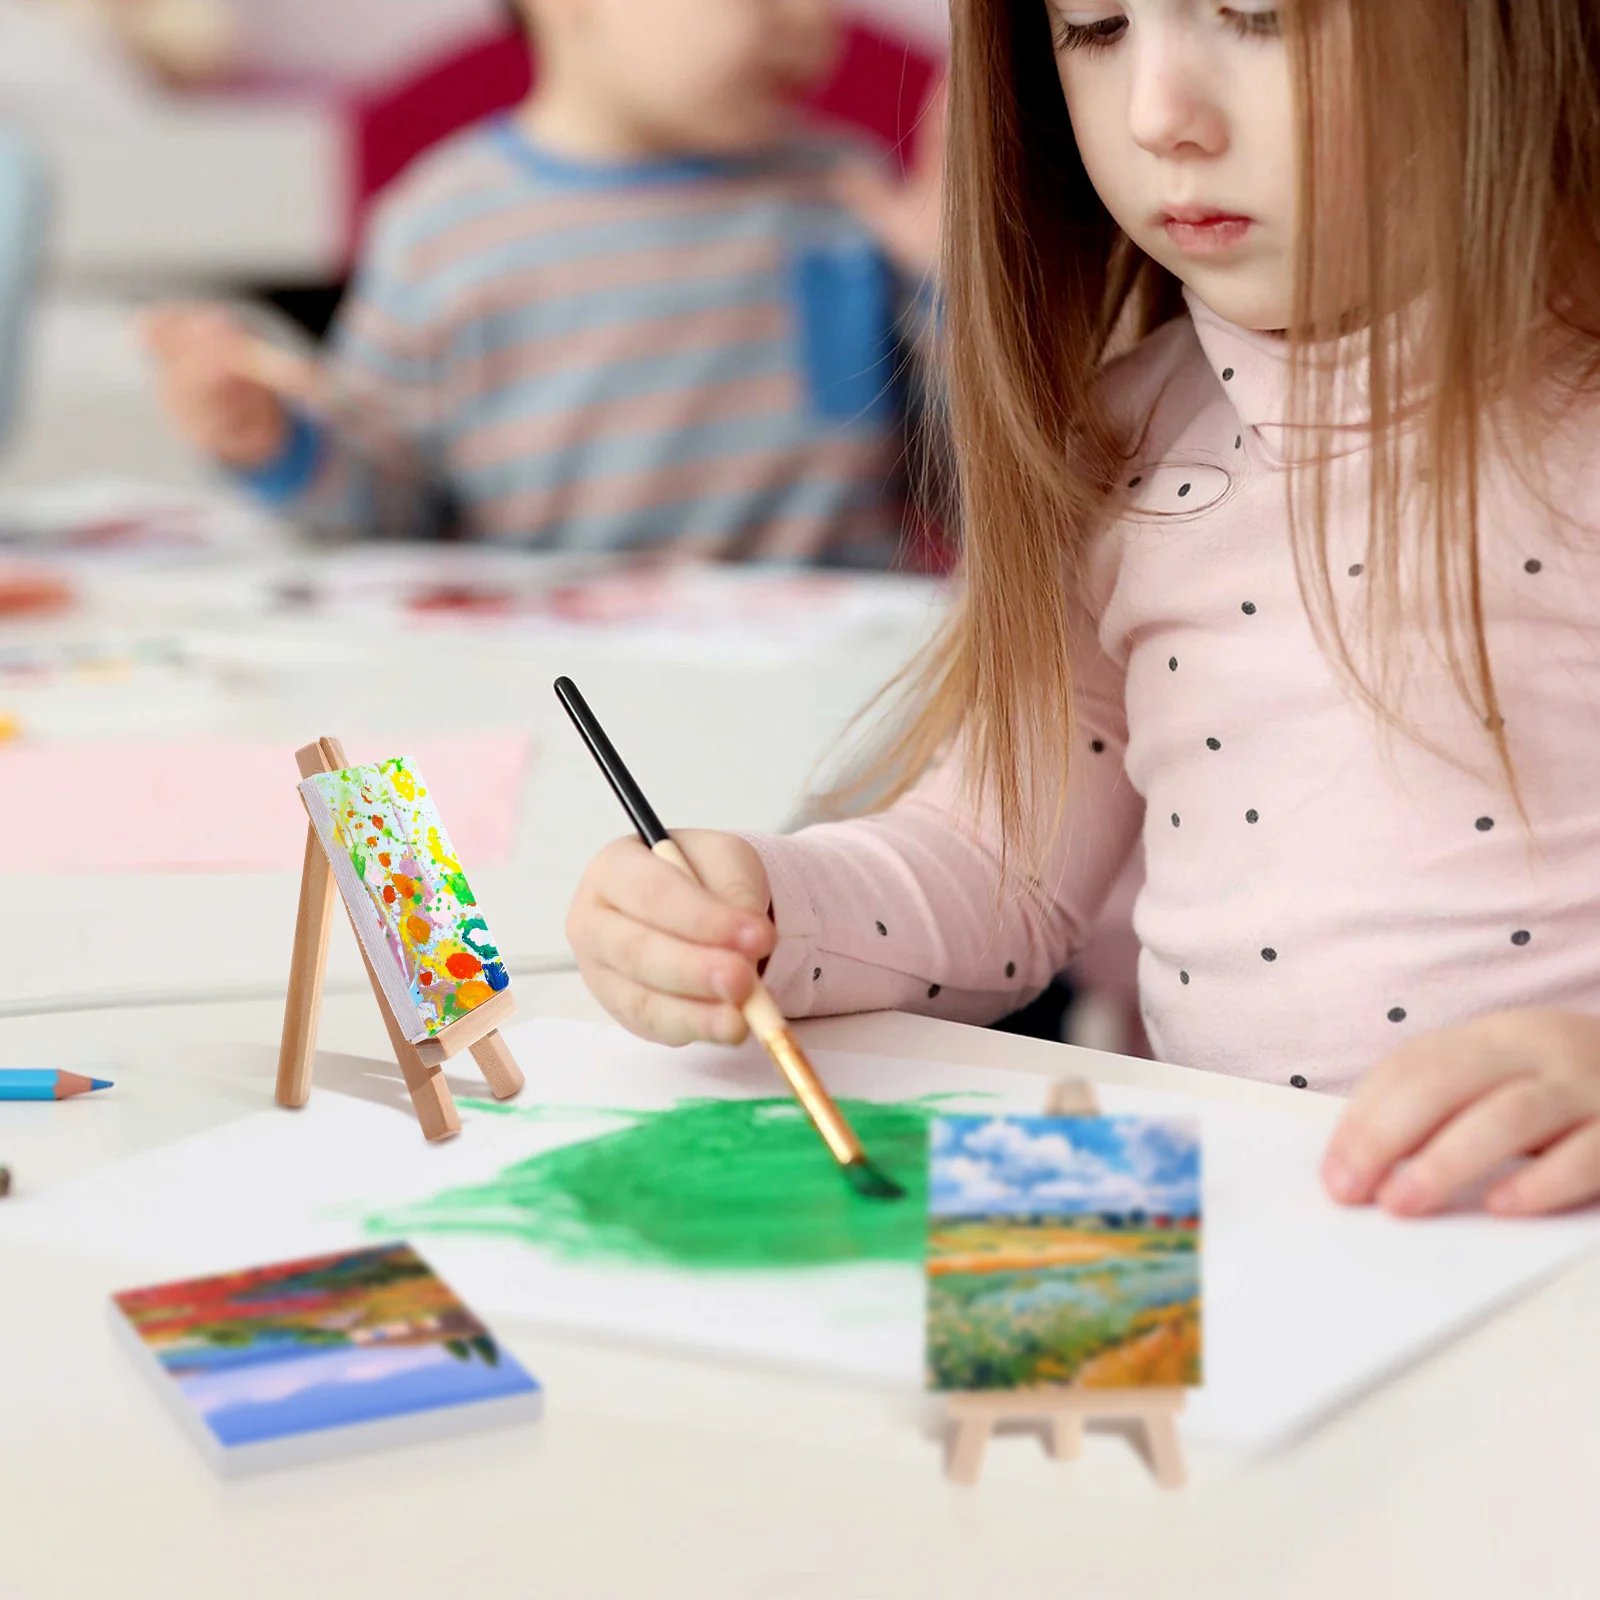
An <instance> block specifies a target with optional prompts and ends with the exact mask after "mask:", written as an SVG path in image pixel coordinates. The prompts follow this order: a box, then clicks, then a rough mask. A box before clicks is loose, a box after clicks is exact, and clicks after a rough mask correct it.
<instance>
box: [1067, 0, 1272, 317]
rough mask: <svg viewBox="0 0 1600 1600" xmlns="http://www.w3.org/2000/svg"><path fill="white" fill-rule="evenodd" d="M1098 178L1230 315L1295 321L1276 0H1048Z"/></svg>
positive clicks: (1127, 217)
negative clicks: (1271, 0) (1219, 0)
mask: <svg viewBox="0 0 1600 1600" xmlns="http://www.w3.org/2000/svg"><path fill="white" fill-rule="evenodd" d="M1045 4H1046V5H1047V6H1048V8H1049V13H1050V22H1051V26H1052V28H1053V30H1054V37H1055V48H1056V65H1057V70H1058V71H1059V73H1060V76H1061V87H1062V89H1063V90H1064V91H1065V93H1066V97H1067V111H1068V113H1069V115H1070V116H1071V118H1072V127H1073V132H1074V133H1075V134H1076V136H1077V141H1078V149H1079V151H1080V152H1081V154H1082V156H1083V163H1084V167H1085V169H1086V170H1087V172H1088V174H1089V179H1090V181H1091V182H1092V183H1093V184H1094V186H1095V189H1096V190H1097V191H1098V192H1099V195H1100V198H1101V199H1102V200H1103V201H1104V202H1105V205H1106V209H1107V210H1108V211H1110V213H1111V215H1112V216H1113V217H1114V218H1115V219H1116V221H1117V222H1118V224H1119V225H1120V226H1121V227H1122V229H1123V230H1124V231H1125V232H1126V233H1127V234H1128V236H1129V238H1131V239H1132V240H1133V242H1134V243H1135V244H1136V245H1138V246H1139V248H1140V249H1141V250H1143V251H1145V252H1146V254H1148V255H1150V256H1152V257H1154V258H1155V260H1156V261H1158V262H1160V264H1161V265H1162V266H1164V267H1167V268H1168V269H1170V270H1171V271H1172V272H1173V273H1175V274H1176V275H1177V276H1178V277H1179V278H1180V279H1182V281H1183V282H1184V283H1185V284H1186V285H1187V286H1188V287H1189V288H1190V289H1192V290H1193V291H1194V293H1195V294H1197V295H1198V296H1199V297H1200V299H1201V300H1203V301H1204V302H1205V304H1206V305H1208V306H1209V307H1210V308H1211V309H1212V310H1213V311H1214V312H1216V313H1217V315H1218V316H1220V317H1224V318H1226V319H1227V320H1228V321H1229V322H1234V323H1238V324H1240V325H1242V326H1244V327H1249V328H1258V329H1274V330H1275V329H1281V328H1284V327H1287V326H1288V324H1289V321H1290V313H1291V308H1292V305H1293V296H1294V257H1293V251H1294V242H1295V238H1296V211H1297V209H1298V207H1297V203H1296V188H1297V184H1296V175H1297V171H1298V167H1297V155H1296V143H1297V132H1296V122H1295V110H1294V97H1293V85H1292V82H1291V75H1290V69H1289V59H1288V52H1287V50H1286V48H1285V46H1284V42H1283V39H1282V36H1281V34H1280V31H1279V21H1278V11H1277V9H1276V7H1274V6H1272V5H1270V4H1267V3H1266V0H1236V3H1235V4H1231V5H1219V4H1216V3H1215V0H1045Z"/></svg>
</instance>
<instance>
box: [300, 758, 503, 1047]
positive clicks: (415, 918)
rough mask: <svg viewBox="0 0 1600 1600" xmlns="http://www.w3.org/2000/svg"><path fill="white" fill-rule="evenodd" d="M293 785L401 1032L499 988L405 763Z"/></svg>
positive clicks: (414, 774)
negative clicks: (297, 789) (303, 804)
mask: <svg viewBox="0 0 1600 1600" xmlns="http://www.w3.org/2000/svg"><path fill="white" fill-rule="evenodd" d="M300 789H301V793H302V794H304V795H305V797H306V803H307V810H308V811H309V812H310V813H311V820H312V823H313V824H314V825H315V827H316V829H317V832H318V834H319V835H320V837H321V839H322V843H323V846H324V848H325V849H327V851H328V856H329V860H330V861H331V862H332V864H333V871H334V877H335V879H336V880H337V881H338V884H339V888H340V892H341V893H342V894H343V895H344V899H345V903H346V905H347V906H348V907H349V909H350V914H351V916H352V918H353V919H354V920H355V923H356V931H357V932H358V933H359V934H360V936H361V940H362V943H363V945H364V946H365V947H366V950H367V954H368V956H369V958H371V960H372V963H373V966H374V967H375V968H377V970H378V976H379V978H380V980H381V981H382V982H383V985H384V991H385V993H386V994H387V995H388V996H389V998H390V1001H391V1003H393V1005H394V1008H395V1015H396V1017H397V1019H398V1020H399V1021H400V1024H401V1027H402V1028H403V1029H405V1031H406V1035H407V1037H408V1038H409V1039H411V1040H412V1041H413V1042H416V1041H417V1040H419V1039H423V1038H431V1037H433V1035H435V1034H437V1033H439V1032H440V1031H441V1030H443V1029H444V1028H447V1027H449V1025H450V1024H451V1023H452V1022H455V1021H458V1020H459V1019H460V1018H462V1017H464V1016H466V1015H467V1014H468V1013H469V1012H472V1011H475V1010H477V1008H478V1007H479V1006H481V1005H482V1004H483V1003H484V1002H485V1001H486V1000H488V999H489V998H490V996H492V995H494V994H496V993H497V992H498V991H499V990H501V989H504V988H505V987H506V986H507V984H508V983H509V982H510V979H509V978H508V977H507V975H506V969H505V966H504V964H503V963H502V962H501V960H500V952H499V950H498V948H497V947H496V945H495V943H494V940H493V939H492V938H491V936H490V933H489V925H488V923H487V922H485V921H484V919H483V916H482V914H481V913H480V912H479V910H478V902H477V899H476V897H475V896H474V895H473V892H472V886H471V885H470V884H469V883H468V882H467V878H466V874H465V873H464V872H463V871H462V870H461V863H460V861H459V860H457V858H456V854H455V851H454V849H453V848H452V847H451V844H450V836H449V834H448V833H446V831H445V826H444V822H443V820H442V819H441V818H440V816H439V812H438V808H437V807H436V806H435V805H434V802H433V800H432V798H431V797H430V795H429V791H428V788H427V785H426V784H425V783H424V781H423V779H422V775H421V774H420V773H419V772H418V771H417V770H416V768H415V767H414V766H413V765H412V764H411V763H410V762H409V761H407V760H406V759H405V758H403V757H401V758H399V759H396V760H393V761H384V762H382V763H380V764H379V765H377V766H371V767H348V768H346V769H345V770H344V771H342V772H322V773H317V774H316V775H315V776H313V777H310V778H307V779H306V780H305V782H304V783H302V784H301V785H300ZM402 997H404V999H406V1000H407V1001H409V1010H410V1011H412V1012H414V1013H415V1015H414V1016H409V1017H408V1016H407V1009H408V1008H407V1007H406V1006H404V1005H402V1004H401V1000H402Z"/></svg>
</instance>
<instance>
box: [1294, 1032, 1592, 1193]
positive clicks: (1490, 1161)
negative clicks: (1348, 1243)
mask: <svg viewBox="0 0 1600 1600" xmlns="http://www.w3.org/2000/svg"><path fill="white" fill-rule="evenodd" d="M1519 1156H1532V1157H1533V1158H1534V1159H1533V1160H1532V1161H1531V1162H1529V1163H1528V1164H1527V1165H1526V1166H1524V1167H1523V1168H1522V1170H1521V1171H1519V1172H1516V1173H1514V1174H1512V1175H1511V1176H1509V1177H1505V1178H1502V1179H1501V1180H1500V1181H1498V1182H1497V1183H1495V1184H1494V1185H1493V1186H1492V1187H1491V1188H1490V1189H1489V1191H1488V1193H1487V1195H1486V1196H1485V1197H1484V1204H1485V1206H1487V1208H1488V1209H1489V1210H1490V1211H1494V1212H1499V1213H1500V1214H1502V1215H1505V1216H1527V1215H1531V1214H1533V1213H1536V1212H1545V1211H1563V1210H1567V1209H1569V1208H1570V1207H1573V1206H1579V1205H1583V1204H1585V1203H1586V1202H1589V1201H1592V1200H1595V1199H1600V1018H1596V1017H1587V1016H1581V1015H1579V1014H1578V1013H1576V1012H1572V1011H1554V1010H1527V1011H1505V1012H1501V1013H1499V1014H1498V1015H1495V1016H1490V1017H1483V1018H1480V1019H1479V1020H1478V1021H1476V1022H1471V1023H1468V1024H1466V1025H1465V1026H1463V1027H1459V1028H1445V1029H1440V1030H1439V1031H1437V1032H1434V1033H1428V1034H1423V1035H1421V1036H1420V1037H1418V1038H1416V1039H1414V1040H1412V1041H1411V1042H1410V1043H1409V1044H1406V1045H1402V1046H1401V1048H1400V1049H1398V1050H1396V1051H1395V1052H1394V1053H1393V1054H1392V1055H1390V1056H1388V1057H1386V1058H1385V1059H1384V1060H1383V1061H1382V1062H1380V1063H1379V1064H1378V1066H1377V1068H1376V1069H1375V1070H1374V1071H1373V1072H1372V1073H1371V1074H1370V1075H1369V1076H1368V1077H1367V1079H1366V1080H1365V1081H1364V1082H1363V1083H1362V1085H1361V1087H1360V1088H1359V1089H1357V1090H1356V1092H1355V1094H1354V1095H1352V1096H1351V1099H1350V1106H1349V1109H1348V1110H1347V1111H1346V1112H1345V1114H1344V1118H1343V1120H1342V1121H1341V1122H1340V1124H1339V1127H1338V1129H1337V1130H1336V1132H1335V1133H1334V1136H1333V1141H1332V1143H1331V1144H1330V1145H1329V1147H1328V1154H1327V1157H1326V1159H1325V1160H1324V1162H1323V1168H1322V1176H1323V1181H1324V1182H1325V1183H1326V1184H1327V1186H1328V1191H1329V1193H1331V1194H1332V1195H1333V1197H1334V1198H1335V1199H1336V1200H1343V1201H1345V1202H1346V1203H1347V1204H1350V1205H1364V1204H1366V1203H1368V1202H1371V1201H1375V1202H1376V1203H1377V1204H1378V1205H1381V1206H1382V1207H1383V1208H1384V1209H1385V1210H1386V1211H1391V1212H1393V1213H1395V1214H1396V1215H1397V1216H1423V1215H1426V1214H1427V1213H1429V1212H1433V1211H1440V1210H1442V1209H1444V1208H1445V1207H1446V1206H1448V1205H1449V1204H1450V1202H1451V1201H1452V1200H1454V1199H1456V1198H1457V1197H1458V1196H1459V1195H1461V1194H1462V1193H1463V1192H1465V1191H1467V1190H1469V1189H1471V1188H1472V1187H1473V1186H1474V1185H1476V1184H1478V1183H1480V1182H1482V1180H1484V1179H1485V1178H1487V1177H1489V1176H1490V1175H1491V1174H1492V1173H1494V1172H1495V1171H1496V1170H1497V1169H1498V1168H1500V1167H1501V1166H1503V1165H1504V1164H1505V1163H1507V1162H1509V1161H1514V1160H1516V1159H1517V1158H1518V1157H1519ZM1400 1163H1405V1165H1404V1166H1401V1165H1400Z"/></svg>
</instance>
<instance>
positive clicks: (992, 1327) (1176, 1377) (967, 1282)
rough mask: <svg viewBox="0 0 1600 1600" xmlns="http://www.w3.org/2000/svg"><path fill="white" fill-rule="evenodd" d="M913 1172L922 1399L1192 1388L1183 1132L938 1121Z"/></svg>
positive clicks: (1190, 1143) (1082, 1120) (1070, 1123)
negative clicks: (1068, 1388) (922, 1232)
mask: <svg viewBox="0 0 1600 1600" xmlns="http://www.w3.org/2000/svg"><path fill="white" fill-rule="evenodd" d="M929 1163H930V1166H929V1194H928V1210H929V1216H928V1325H927V1356H928V1363H927V1364H928V1382H929V1385H930V1386H931V1387H932V1388H934V1389H938V1390H984V1389H1018V1388H1029V1387H1032V1386H1034V1385H1038V1384H1080V1385H1083V1386H1085V1387H1091V1388H1119V1389H1120V1388H1136V1387H1147V1386H1158V1385H1159V1386H1166V1385H1196V1384H1198V1383H1199V1382H1200V1351H1201V1336H1200V1322H1201V1317H1200V1300H1201V1294H1200V1240H1201V1189H1200V1140H1199V1128H1198V1125H1197V1124H1196V1123H1194V1122H1192V1121H1187V1120H1184V1119H1179V1118H1147V1117H941V1118H938V1119H937V1120H936V1121H935V1122H934V1124H933V1128H932V1135H931V1144H930V1150H929Z"/></svg>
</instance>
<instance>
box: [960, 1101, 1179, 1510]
mask: <svg viewBox="0 0 1600 1600" xmlns="http://www.w3.org/2000/svg"><path fill="white" fill-rule="evenodd" d="M1099 1114H1100V1105H1099V1102H1098V1100H1097V1099H1096V1098H1095V1093H1094V1089H1093V1087H1092V1086H1091V1085H1089V1084H1087V1083H1083V1082H1079V1081H1077V1080H1074V1079H1070V1078H1063V1079H1061V1080H1060V1081H1059V1082H1057V1083H1055V1084H1053V1085H1052V1086H1051V1090H1050V1094H1049V1096H1048V1098H1047V1100H1046V1102H1045V1115H1046V1116H1049V1117H1094V1116H1098V1115H1099ZM1186 1397H1187V1395H1186V1391H1185V1390H1183V1389H1177V1388H1172V1389H1074V1388H1068V1387H1062V1388H1052V1387H1041V1388H1037V1389H992V1390H982V1391H968V1392H966V1393H961V1394H952V1395H949V1396H948V1397H947V1398H948V1400H949V1415H950V1419H951V1420H952V1421H953V1422H954V1423H955V1425H956V1426H955V1435H954V1438H953V1439H952V1440H951V1444H950V1450H949V1454H948V1456H947V1458H946V1462H945V1470H946V1472H947V1473H948V1474H949V1476H950V1479H951V1481H952V1482H953V1483H960V1484H974V1483H976V1482H977V1481H978V1474H979V1473H980V1472H981V1471H982V1470H983V1455H984V1451H985V1449H986V1448H987V1447H988V1443H989V1432H990V1430H991V1429H992V1428H993V1427H994V1425H995V1424H996V1423H997V1422H1007V1421H1012V1420H1015V1419H1018V1418H1020V1419H1023V1420H1041V1419H1042V1420H1044V1421H1046V1422H1048V1423H1049V1425H1050V1453H1051V1455H1053V1456H1054V1457H1055V1458H1056V1459H1057V1460H1058V1461H1069V1460H1071V1459H1073V1458H1074V1457H1075V1456H1077V1455H1078V1453H1079V1452H1080V1451H1081V1450H1082V1448H1083V1425H1084V1423H1085V1422H1087V1421H1088V1420H1089V1419H1090V1418H1092V1417H1115V1418H1119V1419H1132V1420H1134V1421H1135V1422H1137V1423H1139V1424H1140V1425H1141V1426H1142V1428H1143V1431H1144V1440H1145V1452H1146V1454H1147V1455H1148V1457H1149V1460H1150V1467H1151V1470H1152V1471H1153V1472H1154V1473H1155V1479H1156V1482H1157V1483H1159V1484H1160V1485H1161V1487H1162V1488H1163V1489H1181V1488H1182V1487H1183V1485H1184V1482H1185V1476H1184V1469H1183V1450H1182V1447H1181V1445H1180V1444H1179V1442H1178V1413H1179V1412H1180V1411H1182V1410H1183V1405H1184V1400H1185V1399H1186Z"/></svg>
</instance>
